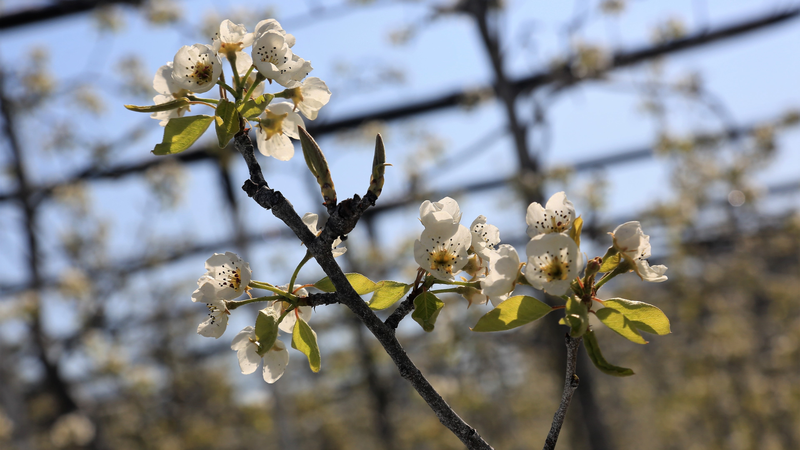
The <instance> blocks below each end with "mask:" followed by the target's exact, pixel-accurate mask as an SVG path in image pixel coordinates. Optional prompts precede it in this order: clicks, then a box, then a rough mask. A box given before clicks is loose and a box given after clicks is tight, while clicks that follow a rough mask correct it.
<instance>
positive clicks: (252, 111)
mask: <svg viewBox="0 0 800 450" xmlns="http://www.w3.org/2000/svg"><path fill="white" fill-rule="evenodd" d="M273 98H275V96H274V95H272V94H264V95H261V96H258V97H256V98H254V99H250V100H248V101H246V102H244V103H242V104H241V105H240V106H239V113H240V114H241V115H242V117H244V118H245V119H248V120H250V119H255V118H256V117H258V116H259V115H261V113H263V112H264V110H265V109H267V106H268V105H269V102H271V101H272V99H273Z"/></svg>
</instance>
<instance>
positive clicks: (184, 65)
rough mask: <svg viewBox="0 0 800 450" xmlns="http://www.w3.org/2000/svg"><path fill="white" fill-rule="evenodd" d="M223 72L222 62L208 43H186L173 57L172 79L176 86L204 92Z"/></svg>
mask: <svg viewBox="0 0 800 450" xmlns="http://www.w3.org/2000/svg"><path fill="white" fill-rule="evenodd" d="M221 73H222V62H221V61H220V59H219V56H217V54H216V52H215V51H214V49H213V48H212V47H210V46H208V45H203V44H194V45H192V46H189V45H184V46H183V47H181V48H180V50H178V53H176V54H175V58H174V59H173V68H172V80H173V82H174V83H175V85H176V86H178V87H179V88H181V89H186V90H188V91H192V92H196V93H202V92H206V91H209V90H211V88H212V87H214V86H215V85H216V82H217V79H219V75H220V74H221Z"/></svg>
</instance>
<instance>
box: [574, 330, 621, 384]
mask: <svg viewBox="0 0 800 450" xmlns="http://www.w3.org/2000/svg"><path fill="white" fill-rule="evenodd" d="M583 345H584V347H586V353H588V354H589V359H591V360H592V363H593V364H594V366H595V367H597V368H598V369H600V371H601V372H603V373H605V374H608V375H613V376H615V377H629V376H631V375H633V370H631V369H626V368H624V367H618V366H615V365H613V364H609V363H608V361H606V359H605V358H603V353H602V352H601V351H600V346H599V345H597V339H595V337H594V332H592V331H591V330H590V331H587V332H586V333H584V335H583Z"/></svg>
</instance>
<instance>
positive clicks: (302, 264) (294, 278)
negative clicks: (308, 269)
mask: <svg viewBox="0 0 800 450" xmlns="http://www.w3.org/2000/svg"><path fill="white" fill-rule="evenodd" d="M313 257H314V256H313V255H312V254H311V252H309V251H308V250H306V256H304V257H303V260H302V261H300V264H298V265H297V268H295V269H294V273H293V274H292V278H291V280H290V281H289V288H288V289H289V291H290V292H294V282H295V280H297V274H298V273H300V269H301V268H302V267H303V266H304V265H305V264H306V263H307V262H308V261H309V260H310V259H311V258H313Z"/></svg>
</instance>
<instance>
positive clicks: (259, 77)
mask: <svg viewBox="0 0 800 450" xmlns="http://www.w3.org/2000/svg"><path fill="white" fill-rule="evenodd" d="M254 67H255V66H251V67H250V70H249V71H247V75H246V76H245V80H247V78H248V77H250V73H251V72H252V71H253V68H254ZM264 80H266V78H264V75H261V73H260V72H259V73H256V81H254V82H253V84H252V85H251V86H250V88H249V89H247V93H246V94H244V97H242V98H243V99H244V100H245V101H246V100H249V99H250V96H251V95H253V91H255V90H256V87H258V85H259V84H261V83H262V82H263V81H264Z"/></svg>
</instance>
